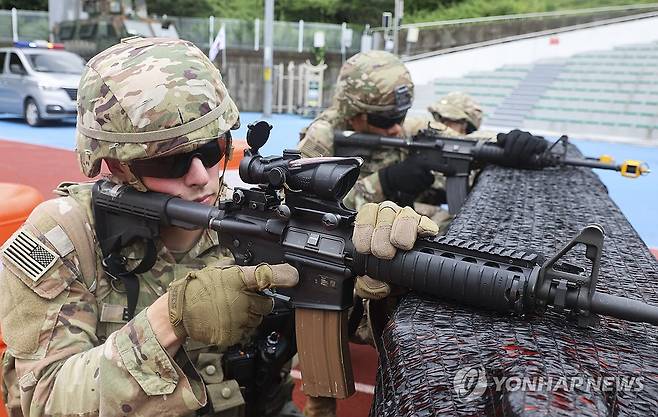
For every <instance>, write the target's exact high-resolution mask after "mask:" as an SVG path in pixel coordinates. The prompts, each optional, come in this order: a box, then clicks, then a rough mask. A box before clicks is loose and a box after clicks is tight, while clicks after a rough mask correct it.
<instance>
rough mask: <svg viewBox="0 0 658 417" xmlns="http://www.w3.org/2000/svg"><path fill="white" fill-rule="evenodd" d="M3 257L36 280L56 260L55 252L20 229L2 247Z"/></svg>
mask: <svg viewBox="0 0 658 417" xmlns="http://www.w3.org/2000/svg"><path fill="white" fill-rule="evenodd" d="M3 253H4V255H5V259H7V260H9V261H11V263H12V264H14V265H16V266H17V267H18V268H20V269H21V270H22V271H23V272H25V273H26V274H27V276H29V277H30V278H31V279H32V280H33V281H35V282H36V281H38V280H39V278H41V277H42V276H43V274H45V273H46V272H48V270H49V269H50V268H52V266H53V265H54V264H55V262H56V261H57V258H58V256H57V254H56V253H55V252H53V251H52V250H50V248H48V247H46V246H45V245H44V244H43V243H41V242H40V241H39V240H38V239H36V238H34V237H33V236H31V235H30V234H29V233H27V232H26V231H24V230H21V231H20V232H18V233H17V234H15V235H14V237H12V239H11V240H10V241H9V242H8V244H7V246H5V249H4V252H3Z"/></svg>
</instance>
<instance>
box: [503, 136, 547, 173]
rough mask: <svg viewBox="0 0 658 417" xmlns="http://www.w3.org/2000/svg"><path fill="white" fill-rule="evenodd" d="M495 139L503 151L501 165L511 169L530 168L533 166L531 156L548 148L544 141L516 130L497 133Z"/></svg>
mask: <svg viewBox="0 0 658 417" xmlns="http://www.w3.org/2000/svg"><path fill="white" fill-rule="evenodd" d="M497 139H498V145H500V146H501V147H502V148H504V150H505V152H504V159H503V161H502V165H504V166H507V167H511V168H532V167H533V166H534V165H535V164H534V163H533V160H534V158H533V156H535V155H539V154H541V153H542V152H544V151H545V150H546V148H548V142H547V141H546V139H544V138H542V137H540V136H534V135H532V134H531V133H529V132H524V131H522V130H518V129H514V130H512V131H511V132H509V133H499V134H498V136H497Z"/></svg>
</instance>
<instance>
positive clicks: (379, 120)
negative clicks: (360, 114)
mask: <svg viewBox="0 0 658 417" xmlns="http://www.w3.org/2000/svg"><path fill="white" fill-rule="evenodd" d="M406 115H407V112H404V113H402V114H398V115H395V116H388V115H387V116H384V115H381V114H373V113H368V124H369V125H371V126H375V127H378V128H380V129H390V128H392V127H393V126H395V125H402V122H404V118H405V117H406Z"/></svg>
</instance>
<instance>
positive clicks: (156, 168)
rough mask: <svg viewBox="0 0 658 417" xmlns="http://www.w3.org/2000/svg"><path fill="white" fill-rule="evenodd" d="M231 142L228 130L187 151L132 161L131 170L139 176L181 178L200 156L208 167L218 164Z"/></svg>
mask: <svg viewBox="0 0 658 417" xmlns="http://www.w3.org/2000/svg"><path fill="white" fill-rule="evenodd" d="M230 142H231V133H230V132H226V133H225V134H224V135H222V136H220V137H219V138H217V140H213V141H210V142H208V143H206V144H205V145H203V146H201V147H199V148H196V149H194V150H193V151H190V152H187V153H180V154H176V155H171V156H163V157H161V158H150V159H137V160H134V161H131V162H130V170H131V171H132V172H133V174H135V175H137V176H138V177H155V178H180V177H182V176H184V175H185V174H187V171H189V170H190V165H192V161H193V160H194V158H199V160H200V161H201V163H203V166H204V167H206V168H210V167H214V166H215V165H217V164H218V163H219V161H221V159H222V157H223V156H226V153H227V151H228V148H229V146H230V145H229V144H230Z"/></svg>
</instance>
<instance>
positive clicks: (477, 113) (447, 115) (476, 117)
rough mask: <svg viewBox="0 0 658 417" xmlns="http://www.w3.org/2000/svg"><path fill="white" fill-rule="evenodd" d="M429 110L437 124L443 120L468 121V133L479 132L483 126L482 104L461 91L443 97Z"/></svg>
mask: <svg viewBox="0 0 658 417" xmlns="http://www.w3.org/2000/svg"><path fill="white" fill-rule="evenodd" d="M427 110H428V111H429V112H430V113H431V114H432V116H433V117H434V120H436V121H437V122H440V121H441V119H449V120H455V121H462V120H463V121H466V123H467V124H468V129H467V132H466V133H471V132H474V131H476V130H478V129H479V128H480V125H481V124H482V108H481V107H480V104H479V103H478V102H477V101H475V100H473V99H472V98H471V97H470V96H469V95H467V94H465V93H462V92H459V91H454V92H452V93H448V94H447V95H446V96H444V97H441V98H440V99H439V101H437V102H436V103H434V104H432V105H431V106H429V107H428V108H427Z"/></svg>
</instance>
